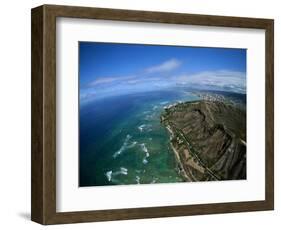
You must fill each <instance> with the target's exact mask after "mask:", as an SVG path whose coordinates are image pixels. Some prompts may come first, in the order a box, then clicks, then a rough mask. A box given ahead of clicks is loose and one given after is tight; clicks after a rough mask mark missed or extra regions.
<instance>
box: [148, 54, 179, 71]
mask: <svg viewBox="0 0 281 230" xmlns="http://www.w3.org/2000/svg"><path fill="white" fill-rule="evenodd" d="M180 65H181V62H180V61H179V60H177V59H175V58H173V59H170V60H167V61H165V62H163V63H161V64H159V65H155V66H151V67H149V68H147V69H145V72H146V73H160V72H168V71H171V70H174V69H176V68H178V67H179V66H180Z"/></svg>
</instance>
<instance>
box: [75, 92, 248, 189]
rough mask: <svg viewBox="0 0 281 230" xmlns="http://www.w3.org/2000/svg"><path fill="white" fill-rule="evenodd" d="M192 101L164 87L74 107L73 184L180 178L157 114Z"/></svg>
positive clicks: (186, 96)
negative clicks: (76, 169) (76, 168)
mask: <svg viewBox="0 0 281 230" xmlns="http://www.w3.org/2000/svg"><path fill="white" fill-rule="evenodd" d="M222 94H223V95H224V96H231V97H232V98H234V97H233V95H228V93H225V92H222ZM234 96H237V95H236V94H234ZM238 97H241V95H240V96H239V95H238ZM242 98H246V96H245V95H244V96H243V95H242ZM193 100H200V98H199V97H197V96H195V95H194V94H193V93H192V92H189V91H183V90H170V91H169V90H165V91H158V92H145V93H135V94H129V95H121V96H115V97H108V98H104V99H99V100H96V101H92V102H90V103H88V104H87V105H83V106H81V105H80V114H79V186H103V185H130V184H151V183H173V182H182V181H183V179H182V178H181V176H180V175H179V173H178V168H177V164H176V161H175V157H174V153H173V151H172V149H171V147H170V143H169V133H168V131H167V130H166V128H165V127H163V126H162V125H161V123H160V114H161V112H162V111H163V110H164V107H165V106H167V105H170V104H173V103H177V102H179V101H193Z"/></svg>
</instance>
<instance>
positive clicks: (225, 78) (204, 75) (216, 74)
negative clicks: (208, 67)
mask: <svg viewBox="0 0 281 230" xmlns="http://www.w3.org/2000/svg"><path fill="white" fill-rule="evenodd" d="M174 80H175V81H176V83H177V84H178V85H185V86H190V87H199V88H200V87H201V88H202V87H213V88H216V89H222V90H223V89H225V90H226V89H228V90H231V91H236V92H243V93H245V92H246V73H243V72H237V71H228V70H219V71H205V72H201V73H198V74H193V75H181V76H178V77H174Z"/></svg>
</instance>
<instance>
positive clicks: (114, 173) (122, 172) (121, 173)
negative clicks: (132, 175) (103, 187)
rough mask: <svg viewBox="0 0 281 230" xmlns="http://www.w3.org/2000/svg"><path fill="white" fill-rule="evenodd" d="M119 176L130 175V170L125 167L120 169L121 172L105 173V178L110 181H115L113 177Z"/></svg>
mask: <svg viewBox="0 0 281 230" xmlns="http://www.w3.org/2000/svg"><path fill="white" fill-rule="evenodd" d="M117 175H128V169H126V168H125V167H120V170H118V171H116V172H113V171H112V170H110V171H107V172H106V173H105V176H106V178H107V180H108V181H113V178H112V177H113V176H117Z"/></svg>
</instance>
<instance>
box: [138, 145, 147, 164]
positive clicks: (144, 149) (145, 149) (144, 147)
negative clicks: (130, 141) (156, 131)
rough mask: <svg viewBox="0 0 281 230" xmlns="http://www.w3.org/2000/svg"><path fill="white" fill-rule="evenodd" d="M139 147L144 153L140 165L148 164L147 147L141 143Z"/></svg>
mask: <svg viewBox="0 0 281 230" xmlns="http://www.w3.org/2000/svg"><path fill="white" fill-rule="evenodd" d="M140 147H141V149H142V151H143V152H144V153H145V157H144V158H143V160H142V163H143V164H147V163H148V160H147V158H148V157H149V152H148V149H147V147H146V146H145V143H141V144H140Z"/></svg>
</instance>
